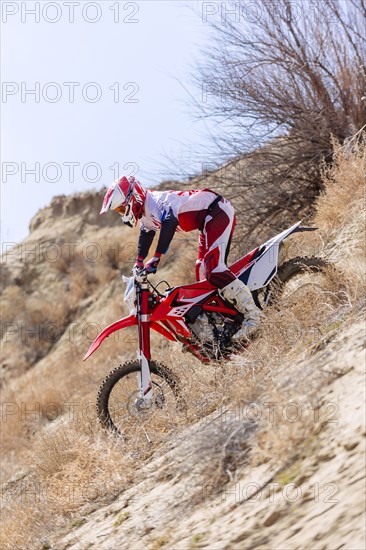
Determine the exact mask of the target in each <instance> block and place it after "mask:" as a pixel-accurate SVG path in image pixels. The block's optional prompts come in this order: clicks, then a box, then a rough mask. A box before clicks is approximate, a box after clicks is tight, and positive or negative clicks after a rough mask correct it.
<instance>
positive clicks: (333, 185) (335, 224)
mask: <svg viewBox="0 0 366 550" xmlns="http://www.w3.org/2000/svg"><path fill="white" fill-rule="evenodd" d="M365 175H366V139H365V137H363V138H362V134H361V138H359V139H358V141H354V142H353V144H352V147H351V144H349V145H344V146H341V145H340V144H339V143H336V142H335V143H334V162H333V164H332V166H331V167H330V168H326V167H325V166H324V167H323V170H322V179H323V184H324V188H325V191H324V192H323V193H322V195H321V196H320V197H319V198H318V200H317V203H316V210H317V212H316V215H315V218H314V224H315V225H319V227H320V228H321V229H322V231H323V232H324V233H325V234H326V236H329V235H334V234H335V232H336V231H337V230H339V229H340V228H342V227H343V226H344V225H345V224H349V223H350V221H352V219H354V217H355V216H357V214H358V213H360V212H362V211H364V209H365Z"/></svg>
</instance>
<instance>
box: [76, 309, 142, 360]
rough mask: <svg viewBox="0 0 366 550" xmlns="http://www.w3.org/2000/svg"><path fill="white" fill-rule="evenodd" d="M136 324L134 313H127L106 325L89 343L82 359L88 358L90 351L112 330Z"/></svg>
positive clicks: (92, 351) (97, 346)
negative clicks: (125, 315)
mask: <svg viewBox="0 0 366 550" xmlns="http://www.w3.org/2000/svg"><path fill="white" fill-rule="evenodd" d="M135 325H137V317H136V316H135V315H129V316H128V317H124V318H123V319H119V320H118V321H115V322H114V323H112V324H111V325H108V326H107V327H106V328H105V329H104V330H102V332H101V333H100V334H98V336H97V337H96V339H95V340H94V342H93V343H92V344H91V346H90V348H89V349H88V351H87V352H86V354H85V357H84V359H83V361H85V360H86V359H88V357H90V356H91V354H92V353H94V352H95V350H97V349H98V348H99V346H100V345H101V343H102V342H103V340H104V339H105V338H108V336H110V335H111V334H113V332H116V330H121V329H122V328H126V327H133V326H135Z"/></svg>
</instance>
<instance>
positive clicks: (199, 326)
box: [187, 313, 216, 344]
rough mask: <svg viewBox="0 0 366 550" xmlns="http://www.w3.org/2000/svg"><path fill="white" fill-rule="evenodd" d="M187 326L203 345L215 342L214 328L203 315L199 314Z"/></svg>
mask: <svg viewBox="0 0 366 550" xmlns="http://www.w3.org/2000/svg"><path fill="white" fill-rule="evenodd" d="M187 324H188V326H189V328H190V329H191V331H192V332H193V334H194V335H195V336H196V338H198V340H199V341H200V342H202V343H203V344H206V343H209V344H213V343H214V342H215V341H216V338H215V333H214V327H213V326H212V324H211V323H210V321H209V319H208V317H207V315H206V314H205V313H201V314H200V315H198V317H196V319H195V320H194V321H193V322H190V323H187Z"/></svg>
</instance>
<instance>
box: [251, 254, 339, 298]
mask: <svg viewBox="0 0 366 550" xmlns="http://www.w3.org/2000/svg"><path fill="white" fill-rule="evenodd" d="M327 266H329V263H328V262H327V261H325V260H322V259H321V258H316V257H312V258H305V257H304V258H302V257H300V256H298V257H296V258H292V259H291V260H288V261H287V262H285V263H283V264H282V265H281V266H280V267H279V268H278V271H277V274H276V275H275V277H274V278H273V279H272V281H271V282H270V283H269V285H268V286H267V287H266V288H265V289H264V291H263V292H261V293H258V294H257V296H255V295H254V299H255V300H258V301H259V304H260V305H261V307H262V308H264V307H266V305H272V304H273V303H274V302H275V301H276V300H277V299H278V298H279V297H280V296H281V294H282V292H283V290H284V287H285V285H286V283H288V282H289V281H290V280H291V279H292V278H293V277H295V276H297V275H300V274H301V273H307V272H312V273H319V272H321V271H323V270H324V269H325V268H326V267H327ZM253 294H254V293H253ZM257 305H258V304H257Z"/></svg>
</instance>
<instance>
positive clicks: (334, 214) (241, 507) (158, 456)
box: [1, 143, 366, 550]
mask: <svg viewBox="0 0 366 550" xmlns="http://www.w3.org/2000/svg"><path fill="white" fill-rule="evenodd" d="M335 154H336V156H335V158H336V163H335V165H334V167H333V169H332V171H331V172H329V173H328V174H324V185H325V189H326V193H325V194H324V195H323V196H322V197H320V199H319V200H318V204H317V212H316V214H315V218H314V219H313V220H312V222H311V223H313V224H314V225H316V226H318V227H319V231H318V232H316V233H314V234H311V235H305V236H294V237H293V238H292V240H291V241H289V246H288V250H287V254H288V256H289V257H293V256H298V255H317V256H319V257H322V258H324V259H327V260H328V261H329V262H330V266H329V267H328V268H327V269H326V270H325V271H324V272H323V273H321V274H318V275H311V274H305V275H304V276H302V277H300V278H298V279H295V280H294V281H293V283H292V285H291V286H290V287H289V288H287V289H286V291H285V293H284V296H283V300H282V302H281V304H279V305H278V306H277V307H274V308H272V309H271V310H268V312H267V314H266V317H265V318H264V320H263V322H262V328H261V334H260V337H259V338H258V339H257V340H256V341H255V342H254V343H253V344H252V345H251V346H250V347H249V348H248V349H247V350H246V351H245V352H244V353H243V354H240V355H237V356H236V357H233V359H232V361H230V362H227V363H225V364H224V365H223V364H212V365H210V366H203V365H201V364H200V363H198V361H196V360H195V359H193V358H190V357H187V355H182V354H181V352H180V346H179V345H178V344H174V343H173V344H171V343H168V342H165V341H163V340H162V339H161V338H160V337H158V336H154V340H153V350H154V354H155V356H156V357H157V358H158V359H159V360H161V361H162V362H163V363H166V364H168V365H169V366H170V367H171V368H172V369H173V370H174V372H175V373H176V374H179V376H180V377H181V379H182V382H183V385H184V388H185V392H186V397H187V402H188V410H187V412H186V414H185V415H174V414H172V415H171V416H170V417H168V418H167V419H166V420H165V421H164V420H161V422H157V423H156V425H155V426H154V430H153V432H152V433H151V434H149V436H151V437H150V441H149V440H148V439H147V438H146V437H145V436H144V435H143V433H142V431H139V430H136V436H135V437H133V438H131V439H130V440H129V441H128V442H122V441H120V440H118V439H115V438H113V437H111V436H108V435H106V434H105V433H104V432H103V431H102V430H101V429H100V427H99V425H98V423H97V421H96V417H95V412H94V402H95V394H96V390H97V387H98V385H99V383H100V381H101V379H102V378H103V377H104V376H105V374H106V373H107V372H108V371H109V370H110V369H111V368H112V367H113V366H115V365H116V364H118V363H119V362H124V361H125V360H127V359H130V358H134V357H135V348H136V334H135V332H134V331H127V332H126V333H125V334H121V335H119V337H118V340H116V339H114V338H110V339H109V340H107V341H106V342H105V343H104V344H103V346H102V347H101V349H100V350H98V352H97V353H95V354H94V355H93V356H92V357H91V359H90V360H88V361H87V362H86V363H82V361H81V358H82V356H83V354H84V353H85V351H86V349H87V347H88V345H89V342H90V340H91V339H93V337H94V336H95V334H96V333H97V332H98V330H99V328H101V327H102V326H105V325H106V324H108V323H110V322H112V321H113V320H115V319H116V318H119V317H121V316H123V315H124V314H125V310H124V307H125V306H124V305H123V302H122V292H123V287H122V284H121V282H120V279H119V277H120V272H121V271H128V270H129V269H130V267H131V265H132V262H133V258H134V254H135V243H136V239H137V233H136V232H134V231H131V230H130V229H128V228H124V227H123V226H121V224H120V222H119V220H118V219H117V218H113V216H110V217H107V216H105V217H99V216H98V211H99V205H100V202H101V193H99V194H98V193H84V194H81V195H77V196H71V197H56V198H55V199H54V200H53V202H52V203H51V205H50V206H49V207H47V208H46V209H44V210H43V211H40V212H39V214H37V216H36V217H35V218H34V219H33V221H32V224H31V233H30V237H29V238H28V239H27V240H26V241H25V242H24V243H22V244H21V245H19V246H18V248H17V249H14V250H12V251H10V252H9V253H8V255H7V256H6V257H5V258H3V267H2V269H3V273H4V276H3V296H2V299H3V301H2V318H3V344H2V358H3V366H2V368H3V373H4V374H3V378H2V379H3V390H2V399H3V409H2V410H3V415H2V446H3V457H2V471H3V480H2V481H3V485H2V488H3V491H2V506H3V526H2V533H1V537H2V538H1V547H2V548H35V549H39V548H43V549H46V548H57V549H61V548H74V549H75V550H76V549H82V548H103V549H109V548H133V549H140V548H141V549H142V548H150V549H152V550H154V549H157V548H210V549H220V550H221V549H222V548H228V549H229V548H271V549H274V548H286V549H289V550H290V549H291V550H293V549H295V548H306V547H311V548H319V549H320V548H327V549H332V550H333V549H334V548H339V547H343V548H347V549H348V548H349V549H358V548H363V547H364V543H365V531H364V524H365V523H364V519H365V518H364V517H363V515H362V514H363V503H364V498H365V495H364V492H363V490H364V480H362V476H363V469H364V450H365V449H364V448H365V425H364V402H365V395H364V378H363V377H364V371H363V366H364V360H365V355H364V343H365V342H364V327H365V319H364V306H365V283H364V273H365V249H364V242H365V241H366V239H365V202H364V172H365V150H364V146H363V145H362V143H359V144H354V146H353V147H352V148H349V147H348V148H346V149H341V148H337V149H336V153H335ZM284 212H285V210H284ZM350 212H351V213H352V215H350ZM284 217H286V214H285V213H284ZM291 221H292V220H291ZM276 223H278V229H281V228H283V227H286V226H287V225H289V224H287V223H286V220H285V219H278V220H277V222H276ZM266 236H270V235H266ZM195 241H196V235H194V236H192V237H191V236H190V235H179V236H177V238H176V239H175V241H174V246H172V247H171V251H170V253H169V254H168V255H167V257H166V258H165V260H164V263H163V264H162V267H161V270H160V271H159V278H161V279H164V278H167V279H168V280H169V282H170V283H171V284H179V283H182V282H183V281H187V280H188V281H189V280H192V279H193V265H194V254H195V246H196V242H195ZM242 246H243V247H244V250H243V249H242V250H241V252H242V253H243V252H245V243H242ZM233 259H234V258H233ZM4 322H5V324H4Z"/></svg>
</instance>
